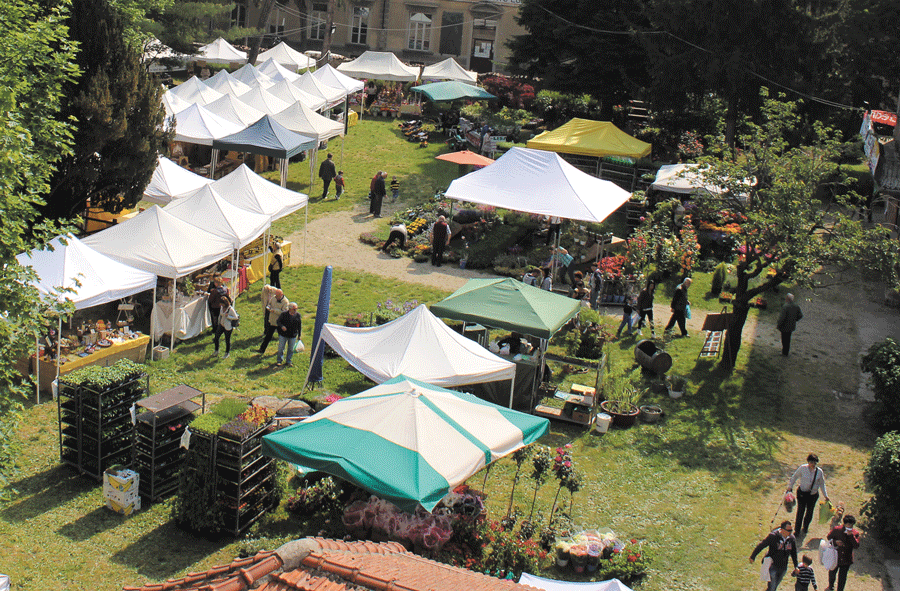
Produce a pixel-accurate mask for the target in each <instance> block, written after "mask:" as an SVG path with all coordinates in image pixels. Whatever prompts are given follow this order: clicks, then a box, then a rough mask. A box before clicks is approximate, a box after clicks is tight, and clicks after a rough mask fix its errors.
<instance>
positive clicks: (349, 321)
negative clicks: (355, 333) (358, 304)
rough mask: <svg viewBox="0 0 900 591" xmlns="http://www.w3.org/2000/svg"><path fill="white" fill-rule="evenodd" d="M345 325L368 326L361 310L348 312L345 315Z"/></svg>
mask: <svg viewBox="0 0 900 591" xmlns="http://www.w3.org/2000/svg"><path fill="white" fill-rule="evenodd" d="M344 326H350V327H354V328H359V327H361V326H366V317H365V316H363V314H362V312H359V313H357V314H347V315H346V316H344Z"/></svg>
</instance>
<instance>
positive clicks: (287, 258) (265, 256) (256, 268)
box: [247, 241, 291, 283]
mask: <svg viewBox="0 0 900 591" xmlns="http://www.w3.org/2000/svg"><path fill="white" fill-rule="evenodd" d="M271 256H272V253H271V252H268V251H266V252H264V253H262V254H261V255H257V256H255V257H253V258H252V259H247V261H248V262H249V263H250V267H249V268H248V269H247V281H248V282H250V283H254V282H256V281H258V280H260V279H263V278H265V277H268V276H269V257H271ZM281 258H282V259H283V261H284V266H285V267H287V266H288V264H289V263H290V262H291V243H290V241H285V242H282V243H281Z"/></svg>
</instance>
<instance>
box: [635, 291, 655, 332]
mask: <svg viewBox="0 0 900 591" xmlns="http://www.w3.org/2000/svg"><path fill="white" fill-rule="evenodd" d="M655 291H656V284H655V283H654V282H652V281H648V282H647V287H645V288H644V289H642V290H641V293H639V294H638V298H637V309H638V315H639V316H640V320H638V325H637V328H638V330H641V329H642V328H644V319H645V318H648V319H649V324H650V334H652V335H653V336H654V337H655V336H656V327H655V326H654V325H653V296H654V292H655Z"/></svg>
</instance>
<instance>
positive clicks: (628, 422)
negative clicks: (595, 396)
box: [600, 400, 641, 427]
mask: <svg viewBox="0 0 900 591" xmlns="http://www.w3.org/2000/svg"><path fill="white" fill-rule="evenodd" d="M610 406H612V405H611V404H610V401H609V400H606V401H604V402H601V403H600V408H602V409H603V412H605V413H606V414H608V415H610V416H611V417H612V418H613V420H612V424H613V425H615V426H617V427H631V426H633V425H634V424H635V423H636V422H637V418H638V415H640V414H641V410H640V409H639V408H638V407H636V406H634V405H632V408H633V409H634V410H632V411H631V412H618V411H616V410H610Z"/></svg>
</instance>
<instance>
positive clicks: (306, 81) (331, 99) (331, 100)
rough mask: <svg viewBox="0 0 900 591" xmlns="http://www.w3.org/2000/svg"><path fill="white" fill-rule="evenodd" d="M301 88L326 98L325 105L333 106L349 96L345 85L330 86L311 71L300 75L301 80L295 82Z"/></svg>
mask: <svg viewBox="0 0 900 591" xmlns="http://www.w3.org/2000/svg"><path fill="white" fill-rule="evenodd" d="M294 84H295V85H296V86H297V88H299V89H300V90H304V91H306V92H308V93H309V94H311V95H313V96H318V97H321V98H323V99H325V107H326V108H328V107H331V106H333V105H336V104H337V103H339V102H341V101H343V100H344V99H345V98H346V97H347V91H345V90H344V87H343V86H341V87H334V86H328V85H327V84H324V83H323V82H320V81H319V80H317V79H316V78H315V76H313V75H312V73H311V72H308V71H307V72H305V73H304V74H303V75H302V76H300V80H298V81H296V82H294Z"/></svg>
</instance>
